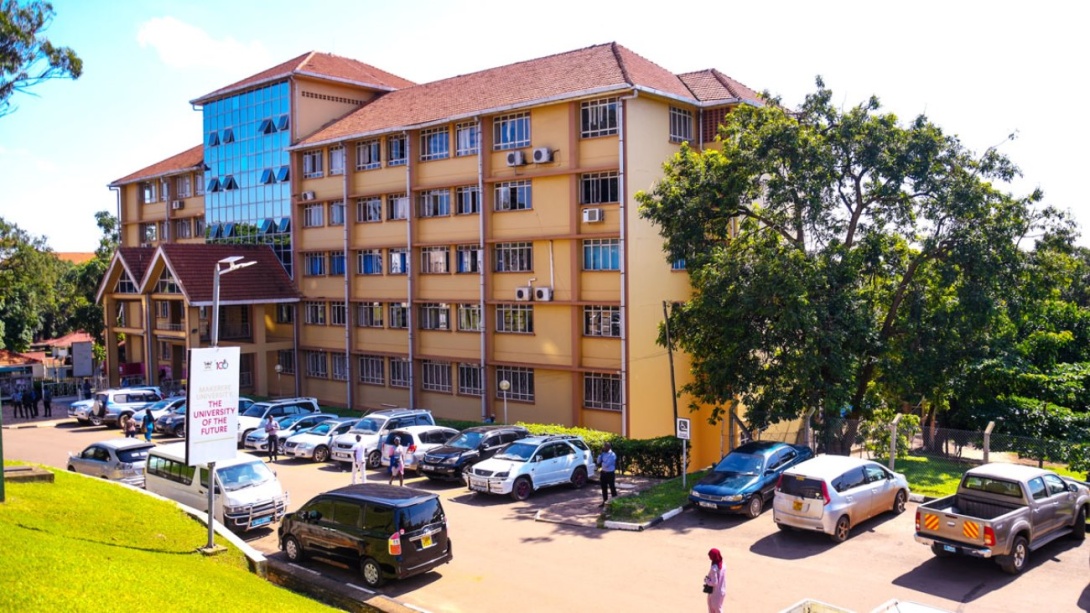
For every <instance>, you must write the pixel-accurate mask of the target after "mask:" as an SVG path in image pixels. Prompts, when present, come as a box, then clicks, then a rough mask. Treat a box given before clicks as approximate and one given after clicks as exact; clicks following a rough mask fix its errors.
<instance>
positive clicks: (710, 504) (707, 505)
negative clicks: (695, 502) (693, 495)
mask: <svg viewBox="0 0 1090 613" xmlns="http://www.w3.org/2000/svg"><path fill="white" fill-rule="evenodd" d="M700 506H702V507H704V508H706V509H714V508H717V507H716V504H715V503H714V502H704V501H703V500H701V501H700Z"/></svg>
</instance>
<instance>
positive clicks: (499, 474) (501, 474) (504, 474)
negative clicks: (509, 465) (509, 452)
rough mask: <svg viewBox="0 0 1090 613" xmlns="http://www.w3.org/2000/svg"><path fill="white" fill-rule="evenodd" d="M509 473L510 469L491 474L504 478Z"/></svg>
mask: <svg viewBox="0 0 1090 613" xmlns="http://www.w3.org/2000/svg"><path fill="white" fill-rule="evenodd" d="M510 474H511V471H509V470H507V471H504V472H502V473H493V474H492V476H493V477H496V478H497V479H506V478H507V477H508V476H509V475H510Z"/></svg>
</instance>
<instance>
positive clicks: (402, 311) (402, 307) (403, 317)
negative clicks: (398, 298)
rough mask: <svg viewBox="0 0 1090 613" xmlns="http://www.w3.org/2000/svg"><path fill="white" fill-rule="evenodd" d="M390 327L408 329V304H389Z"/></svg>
mask: <svg viewBox="0 0 1090 613" xmlns="http://www.w3.org/2000/svg"><path fill="white" fill-rule="evenodd" d="M390 327H391V328H408V327H409V304H408V303H406V302H391V303H390Z"/></svg>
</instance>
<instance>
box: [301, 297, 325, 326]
mask: <svg viewBox="0 0 1090 613" xmlns="http://www.w3.org/2000/svg"><path fill="white" fill-rule="evenodd" d="M303 314H304V319H303V321H304V322H305V323H308V324H311V325H315V326H324V325H325V303H324V302H307V303H305V304H304V305H303Z"/></svg>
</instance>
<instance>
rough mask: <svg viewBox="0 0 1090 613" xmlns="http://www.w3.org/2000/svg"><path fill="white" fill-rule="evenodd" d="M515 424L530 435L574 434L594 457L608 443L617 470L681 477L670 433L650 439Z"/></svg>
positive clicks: (678, 444)
mask: <svg viewBox="0 0 1090 613" xmlns="http://www.w3.org/2000/svg"><path fill="white" fill-rule="evenodd" d="M518 425H520V426H522V427H524V428H526V429H527V430H529V431H530V434H532V435H536V436H543V435H548V434H574V435H577V436H579V437H582V439H583V440H584V441H586V442H587V446H589V447H590V450H591V452H593V453H594V457H596V458H597V457H598V454H599V453H601V452H602V447H603V446H604V445H605V444H606V443H607V442H608V443H611V444H612V445H613V452H614V453H616V454H617V470H618V471H619V472H622V473H628V474H633V475H640V476H643V477H678V476H681V471H682V468H683V467H682V466H681V444H682V441H681V440H680V439H678V438H676V437H674V436H660V437H658V438H651V439H627V438H624V437H623V436H620V435H618V434H613V433H612V432H603V431H601V430H591V429H589V428H569V427H567V426H561V425H558V424H527V423H521V422H520V423H519V424H518Z"/></svg>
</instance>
